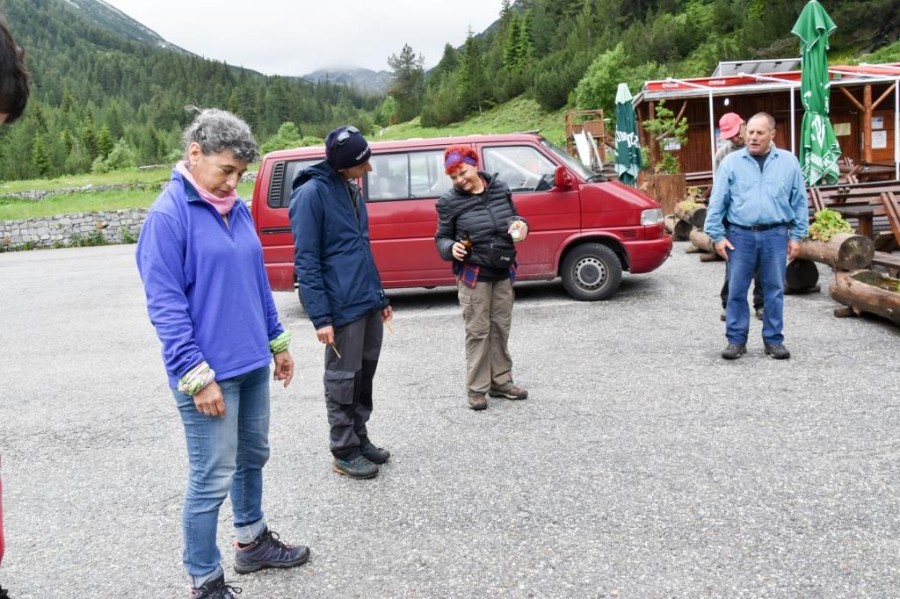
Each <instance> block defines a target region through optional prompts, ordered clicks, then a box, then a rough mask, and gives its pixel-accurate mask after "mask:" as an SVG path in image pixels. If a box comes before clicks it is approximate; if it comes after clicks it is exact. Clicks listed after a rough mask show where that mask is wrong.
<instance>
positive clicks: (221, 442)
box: [172, 366, 269, 587]
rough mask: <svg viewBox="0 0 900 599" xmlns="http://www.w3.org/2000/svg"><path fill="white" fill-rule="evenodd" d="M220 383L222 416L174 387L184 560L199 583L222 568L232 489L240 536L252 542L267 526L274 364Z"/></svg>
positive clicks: (193, 578) (192, 578) (243, 540)
mask: <svg viewBox="0 0 900 599" xmlns="http://www.w3.org/2000/svg"><path fill="white" fill-rule="evenodd" d="M217 383H218V384H219V387H221V388H222V394H223V395H224V396H225V416H222V417H213V416H205V415H203V414H201V413H200V412H199V411H197V408H196V406H195V405H194V400H193V398H192V397H191V396H189V395H185V394H184V393H182V392H180V391H178V390H177V389H173V390H172V393H173V395H174V396H175V401H176V403H177V404H178V411H179V412H180V413H181V421H182V423H183V424H184V434H185V438H186V439H187V453H188V461H189V473H188V487H187V493H186V494H185V498H184V512H183V514H182V528H183V531H184V555H183V562H184V567H185V569H186V570H187V573H188V575H189V576H191V580H192V584H193V586H194V587H199V586H200V585H201V584H203V582H205V581H206V580H209V579H211V578H213V577H215V576H217V575H218V574H219V573H220V572H221V571H222V569H221V566H220V565H219V562H220V561H221V558H222V554H221V553H219V548H218V547H216V527H217V524H218V520H219V507H220V506H221V505H222V502H223V501H224V500H225V496H226V495H228V494H229V492H230V493H231V505H232V508H233V509H234V529H235V537H236V538H237V540H238V542H241V543H249V542H251V541H253V539H255V538H256V537H257V536H258V535H259V534H260V533H261V532H262V531H263V530H265V521H264V520H263V512H262V482H263V481H262V469H263V466H264V465H265V463H266V461H268V459H269V367H268V366H265V367H263V368H258V369H256V370H252V371H250V372H248V373H246V374H242V375H240V376H236V377H234V378H230V379H227V380H224V381H217Z"/></svg>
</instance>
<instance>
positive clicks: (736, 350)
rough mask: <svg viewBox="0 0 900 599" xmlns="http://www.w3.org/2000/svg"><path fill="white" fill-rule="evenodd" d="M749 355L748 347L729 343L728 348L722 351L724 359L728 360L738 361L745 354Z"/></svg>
mask: <svg viewBox="0 0 900 599" xmlns="http://www.w3.org/2000/svg"><path fill="white" fill-rule="evenodd" d="M746 353H747V346H746V345H738V344H737V343H729V344H728V346H727V347H726V348H725V349H723V350H722V357H723V358H725V359H726V360H737V359H738V358H740V357H741V356H742V355H743V354H746Z"/></svg>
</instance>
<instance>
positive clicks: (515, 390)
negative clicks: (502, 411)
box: [488, 385, 528, 399]
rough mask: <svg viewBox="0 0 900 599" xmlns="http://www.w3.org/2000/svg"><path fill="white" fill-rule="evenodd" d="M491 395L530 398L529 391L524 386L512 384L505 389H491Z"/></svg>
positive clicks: (507, 397) (508, 397)
mask: <svg viewBox="0 0 900 599" xmlns="http://www.w3.org/2000/svg"><path fill="white" fill-rule="evenodd" d="M488 393H489V395H490V396H491V397H505V398H506V399H528V391H527V390H525V389H523V388H522V387H516V386H515V385H510V386H509V387H507V388H506V389H504V390H502V391H501V390H500V389H491V390H490V391H489V392H488Z"/></svg>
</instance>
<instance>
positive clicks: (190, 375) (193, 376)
mask: <svg viewBox="0 0 900 599" xmlns="http://www.w3.org/2000/svg"><path fill="white" fill-rule="evenodd" d="M214 380H216V371H215V370H213V369H212V368H210V367H209V364H207V363H206V360H204V361H203V362H200V363H199V364H197V365H196V366H194V367H193V368H191V369H190V370H189V371H188V372H187V374H185V375H184V376H183V377H181V378H180V379H178V390H179V391H181V392H182V393H184V394H186V395H190V396H191V397H193V396H194V395H197V394H198V393H199V392H200V390H201V389H203V387H205V386H207V385H208V384H210V383H211V382H213V381H214Z"/></svg>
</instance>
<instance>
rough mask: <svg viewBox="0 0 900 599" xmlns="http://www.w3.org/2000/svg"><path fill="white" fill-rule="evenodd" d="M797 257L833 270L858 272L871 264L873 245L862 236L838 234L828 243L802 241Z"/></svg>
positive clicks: (873, 253) (809, 240) (873, 251)
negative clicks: (824, 265) (819, 263)
mask: <svg viewBox="0 0 900 599" xmlns="http://www.w3.org/2000/svg"><path fill="white" fill-rule="evenodd" d="M798 255H799V257H801V258H806V259H808V260H813V261H815V262H821V263H822V264H827V265H828V266H831V267H832V268H834V269H835V270H843V271H850V270H860V269H863V268H868V267H869V265H871V264H872V258H874V257H875V244H874V243H873V242H872V240H871V239H869V238H868V237H865V236H864V235H855V234H853V233H838V234H836V235H833V236H832V237H831V239H829V240H828V241H815V240H812V239H805V240H803V242H802V243H801V244H800V253H799V254H798Z"/></svg>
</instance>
